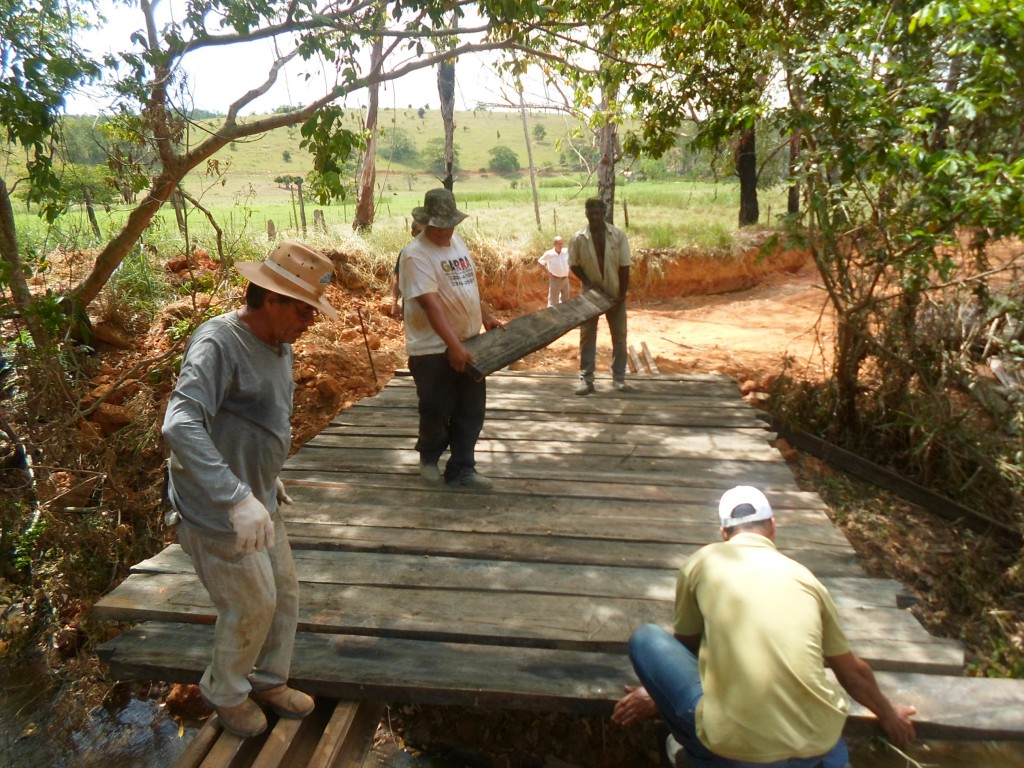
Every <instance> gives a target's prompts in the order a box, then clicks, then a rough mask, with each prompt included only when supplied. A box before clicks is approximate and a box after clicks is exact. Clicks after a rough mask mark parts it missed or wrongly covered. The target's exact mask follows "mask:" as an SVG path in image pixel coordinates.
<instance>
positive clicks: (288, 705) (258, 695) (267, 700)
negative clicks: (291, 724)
mask: <svg viewBox="0 0 1024 768" xmlns="http://www.w3.org/2000/svg"><path fill="white" fill-rule="evenodd" d="M252 697H253V699H255V700H256V702H257V703H258V704H263V705H264V706H267V707H270V708H271V709H272V710H274V711H275V712H277V714H278V715H280V716H281V717H291V718H294V719H296V720H298V719H299V718H303V717H305V716H306V715H308V714H309V713H310V712H312V711H313V707H315V706H316V702H314V701H313V697H312V696H309V695H307V694H305V693H303V692H302V691H297V690H295V689H294V688H289V687H288V686H287V685H279V686H277V687H276V688H268V689H267V690H265V691H253V692H252Z"/></svg>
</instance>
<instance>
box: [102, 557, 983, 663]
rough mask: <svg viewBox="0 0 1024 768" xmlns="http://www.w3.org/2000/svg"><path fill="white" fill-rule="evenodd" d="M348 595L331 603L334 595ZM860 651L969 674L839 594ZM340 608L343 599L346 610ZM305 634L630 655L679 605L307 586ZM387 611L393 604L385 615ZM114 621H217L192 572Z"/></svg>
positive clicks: (148, 588) (955, 656)
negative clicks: (645, 630)
mask: <svg viewBox="0 0 1024 768" xmlns="http://www.w3.org/2000/svg"><path fill="white" fill-rule="evenodd" d="M332 595H335V596H339V597H338V599H336V600H333V601H332V600H331V596H332ZM834 597H835V598H836V600H835V601H836V606H837V609H838V611H839V616H840V620H841V622H842V624H843V627H844V631H845V632H846V635H847V637H848V638H849V640H850V643H851V645H852V646H853V647H854V648H856V649H857V651H858V653H860V654H862V655H864V656H865V657H866V658H869V659H870V660H871V661H872V663H873V664H874V665H875V666H876V668H878V669H905V668H907V667H908V665H912V666H913V667H914V668H915V669H919V670H929V669H935V670H937V671H943V672H949V671H951V670H952V671H959V670H960V669H962V666H963V651H962V649H961V648H960V646H959V644H958V643H956V642H954V641H948V640H942V639H940V638H933V637H931V636H930V635H928V633H927V632H926V631H925V630H924V628H923V627H922V626H921V625H920V624H919V623H918V622H917V620H916V619H915V618H914V617H913V616H912V615H911V614H910V613H909V612H907V611H904V610H899V609H895V608H876V607H871V606H867V605H864V604H863V603H861V602H860V601H858V600H855V599H848V598H847V597H846V596H845V595H843V594H837V595H834ZM339 601H341V604H340V608H339ZM300 606H301V607H300V614H299V626H300V628H301V629H302V630H303V631H314V632H324V633H330V634H359V635H367V634H372V635H379V636H383V637H403V638H410V639H418V640H433V641H437V642H454V643H479V644H501V645H505V646H509V647H538V648H561V649H571V650H581V651H583V650H585V651H616V650H624V649H625V644H626V641H627V640H628V639H629V636H630V635H631V634H632V632H633V630H634V629H635V628H636V627H637V626H640V625H641V624H644V623H649V622H658V621H662V620H665V619H666V618H667V617H670V616H671V613H672V602H671V601H670V600H662V601H656V600H649V601H648V600H641V599H634V600H632V601H629V600H626V601H623V600H616V599H608V598H600V599H599V598H581V597H575V596H570V597H566V596H551V595H539V594H533V595H530V596H529V597H528V599H525V600H524V599H522V598H521V597H520V595H518V594H514V593H508V592H496V591H470V590H457V591H444V592H438V591H437V590H436V589H420V588H412V587H404V588H400V589H389V588H378V587H362V586H346V587H340V586H338V585H327V586H325V585H323V584H321V583H317V584H310V583H306V582H303V583H302V584H301V585H300ZM381 606H387V610H386V611H382V609H381ZM94 613H95V615H97V616H98V617H100V618H109V619H114V620H124V619H126V618H131V619H133V620H161V621H182V620H185V621H188V620H191V621H196V622H200V623H212V622H213V620H214V618H215V615H216V614H215V611H214V609H213V607H212V605H211V604H210V601H209V598H208V596H207V595H206V592H205V590H204V589H203V588H202V586H201V585H200V584H199V583H198V579H196V577H195V576H194V575H192V574H138V575H134V576H131V577H129V579H127V580H126V581H125V582H123V583H122V584H121V585H120V586H119V587H117V589H115V591H114V592H113V593H111V594H110V595H108V596H106V597H104V598H103V599H102V600H101V601H100V602H99V603H98V604H97V605H96V607H95V608H94Z"/></svg>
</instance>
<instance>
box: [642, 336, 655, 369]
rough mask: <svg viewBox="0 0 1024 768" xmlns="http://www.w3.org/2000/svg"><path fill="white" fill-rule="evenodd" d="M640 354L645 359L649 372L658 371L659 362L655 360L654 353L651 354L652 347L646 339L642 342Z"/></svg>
mask: <svg viewBox="0 0 1024 768" xmlns="http://www.w3.org/2000/svg"><path fill="white" fill-rule="evenodd" d="M640 354H641V356H642V357H643V359H644V365H645V366H647V371H648V372H649V373H654V374H657V373H658V364H657V363H656V362H655V361H654V355H652V354H651V350H650V347H648V346H647V342H646V341H641V342H640Z"/></svg>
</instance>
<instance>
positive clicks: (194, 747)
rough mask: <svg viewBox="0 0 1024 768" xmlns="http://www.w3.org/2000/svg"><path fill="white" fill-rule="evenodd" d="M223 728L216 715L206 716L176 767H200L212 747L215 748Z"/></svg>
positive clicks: (180, 756)
mask: <svg viewBox="0 0 1024 768" xmlns="http://www.w3.org/2000/svg"><path fill="white" fill-rule="evenodd" d="M222 730H223V729H222V728H221V726H220V720H218V719H217V716H216V715H212V716H210V717H208V718H206V721H205V722H204V723H203V724H202V726H201V727H200V728H199V731H198V732H196V735H195V736H193V737H192V741H190V742H189V743H188V745H187V746H186V747H185V749H184V751H182V753H181V754H180V755H178V759H177V761H175V763H174V768H199V766H200V765H202V762H203V760H205V759H206V755H207V754H208V753H209V751H210V749H212V748H213V745H214V744H215V743H216V741H217V739H218V738H219V737H220V734H221V731H222Z"/></svg>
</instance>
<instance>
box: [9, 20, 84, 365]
mask: <svg viewBox="0 0 1024 768" xmlns="http://www.w3.org/2000/svg"><path fill="white" fill-rule="evenodd" d="M91 7H92V6H91V3H89V2H87V1H83V2H79V0H65V2H60V3H58V2H54V1H53V0H43V1H42V2H38V3H23V2H20V1H19V0H0V65H2V69H0V124H3V126H4V127H5V129H6V134H7V141H8V142H10V143H11V144H12V145H14V146H17V147H21V148H23V149H24V150H25V151H26V152H27V154H28V158H29V159H28V164H27V176H26V177H25V178H24V179H19V180H18V181H16V182H15V185H14V186H15V187H17V186H18V185H19V184H22V183H24V184H26V185H27V191H26V193H25V196H26V198H27V199H28V200H30V201H33V202H38V203H40V204H41V212H42V213H43V215H45V216H47V217H48V218H50V219H51V220H52V219H53V218H55V217H56V215H57V214H58V213H59V211H60V205H61V203H60V202H59V201H57V200H56V199H55V197H54V194H55V192H56V191H57V190H59V188H60V177H59V175H58V173H57V171H56V169H55V168H54V164H53V155H54V147H55V146H57V145H58V144H59V141H60V123H59V117H60V113H61V111H62V109H63V106H64V98H65V95H66V94H68V93H69V92H70V91H71V90H72V89H73V88H75V87H76V86H77V85H78V84H80V83H82V82H84V81H87V80H89V79H90V78H92V77H93V76H95V75H96V74H97V72H98V68H97V66H96V65H95V64H94V63H92V62H91V61H89V60H88V59H87V58H86V56H85V55H84V54H83V53H82V51H80V50H79V49H78V48H77V47H76V45H75V43H74V39H73V35H72V33H73V31H74V30H75V29H79V28H82V27H83V26H85V22H84V20H83V12H84V11H85V10H86V9H88V8H91ZM0 257H2V258H3V261H4V264H5V265H6V270H5V273H4V274H2V275H0V284H6V285H8V286H10V288H11V294H12V296H13V298H14V302H15V304H16V305H17V306H18V308H19V310H20V311H21V315H22V317H23V319H24V320H25V323H26V325H27V326H28V328H29V332H30V333H31V334H32V338H33V339H34V340H35V343H36V347H37V348H38V349H40V350H43V351H44V352H45V351H47V350H49V349H50V346H51V343H52V340H51V334H50V332H49V329H48V328H47V326H46V324H45V323H44V322H43V321H42V312H43V311H44V310H43V309H42V308H40V309H39V310H37V311H33V306H32V294H31V292H30V291H29V288H28V282H27V279H26V275H25V272H24V269H23V267H22V264H21V260H20V255H19V253H18V239H17V233H16V231H15V226H14V212H13V209H12V207H11V198H10V190H9V189H8V187H7V183H6V182H5V181H4V179H3V177H0Z"/></svg>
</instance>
